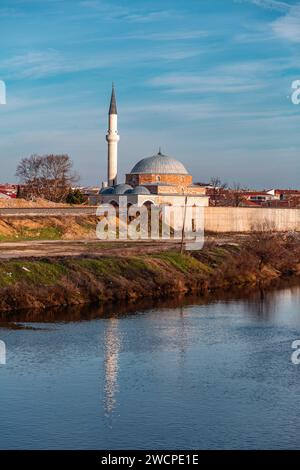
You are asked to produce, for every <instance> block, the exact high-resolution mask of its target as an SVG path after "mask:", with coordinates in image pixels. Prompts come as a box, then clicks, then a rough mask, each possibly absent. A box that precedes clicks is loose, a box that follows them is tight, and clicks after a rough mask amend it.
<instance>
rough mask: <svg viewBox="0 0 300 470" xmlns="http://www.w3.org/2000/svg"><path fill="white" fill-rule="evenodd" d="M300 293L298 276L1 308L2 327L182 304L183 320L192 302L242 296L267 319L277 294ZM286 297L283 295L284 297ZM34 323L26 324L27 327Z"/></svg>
mask: <svg viewBox="0 0 300 470" xmlns="http://www.w3.org/2000/svg"><path fill="white" fill-rule="evenodd" d="M299 293H300V287H299V279H294V280H287V281H286V282H283V281H281V283H280V284H279V286H277V285H276V284H274V287H273V288H269V289H267V290H266V289H264V288H257V289H253V288H249V289H246V288H245V289H243V290H242V291H241V290H240V289H239V290H234V289H230V290H229V291H218V292H211V293H209V294H207V295H203V296H201V297H199V296H197V295H187V296H183V295H178V296H173V297H172V298H162V299H151V298H144V299H142V300H139V301H136V302H131V303H130V302H122V303H111V304H109V303H108V304H105V305H73V306H68V307H51V308H48V309H43V310H34V309H33V310H24V311H15V312H0V327H4V328H11V329H13V328H22V325H20V324H22V323H27V324H28V323H60V322H80V321H88V320H94V319H97V318H111V317H115V316H116V312H117V316H118V317H122V316H123V315H126V316H128V315H131V314H133V315H135V314H136V313H137V312H141V311H144V310H151V309H158V308H159V309H164V308H166V309H169V308H176V309H178V308H180V309H182V310H181V312H182V313H181V315H182V322H183V324H184V313H183V309H184V307H186V306H189V305H208V304H212V303H216V302H219V301H226V302H227V301H228V302H231V301H236V300H241V301H242V303H243V305H244V307H245V306H247V310H248V311H249V313H252V314H254V315H255V316H257V317H259V318H261V319H264V318H265V319H267V318H268V317H269V316H270V315H272V314H274V312H276V310H277V309H278V296H285V299H288V298H292V297H294V296H295V295H298V294H299ZM282 300H284V299H282ZM31 327H32V326H29V325H27V328H31Z"/></svg>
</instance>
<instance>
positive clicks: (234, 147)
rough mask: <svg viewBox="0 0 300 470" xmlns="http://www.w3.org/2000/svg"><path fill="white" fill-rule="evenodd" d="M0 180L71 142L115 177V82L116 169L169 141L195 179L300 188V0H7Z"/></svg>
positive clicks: (71, 148) (92, 166)
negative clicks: (299, 85) (115, 119)
mask: <svg viewBox="0 0 300 470" xmlns="http://www.w3.org/2000/svg"><path fill="white" fill-rule="evenodd" d="M0 45H1V47H0V80H3V81H5V83H6V88H7V104H6V105H0V163H1V165H0V181H1V182H14V181H16V178H15V169H16V166H17V164H18V162H19V160H20V159H21V158H23V157H27V156H30V155H31V154H47V153H55V154H59V153H68V154H69V155H70V156H71V158H72V159H73V161H74V167H75V169H76V171H77V172H78V173H79V174H80V177H81V184H83V185H100V184H101V182H102V181H105V180H106V153H107V148H106V141H105V134H106V131H107V112H108V106H109V99H110V92H111V83H112V81H114V83H115V87H116V94H117V104H118V113H119V124H118V126H119V134H120V137H121V140H120V143H119V181H122V180H123V178H124V174H125V173H127V172H129V171H130V170H131V168H132V167H133V166H134V164H135V163H136V162H137V161H138V160H140V159H141V158H144V157H147V156H150V155H153V154H155V153H157V151H158V149H159V147H161V149H162V152H163V153H165V154H167V155H170V156H173V157H175V158H177V159H178V160H180V161H182V163H184V165H185V166H186V167H187V169H188V170H189V172H190V173H191V174H192V175H193V178H194V181H196V182H197V181H201V182H207V181H209V180H210V178H211V177H217V176H218V177H220V178H221V179H222V180H223V181H226V182H228V183H233V182H235V183H240V184H242V185H243V186H245V187H249V188H272V187H280V188H283V187H284V188H290V187H298V188H299V187H300V181H299V175H300V158H299V155H300V105H298V106H297V105H295V104H293V103H292V100H291V94H292V89H291V84H292V82H293V81H294V80H300V61H299V57H300V1H292V0H284V1H280V0H176V1H174V0H113V1H112V0H110V1H109V0H1V2H0Z"/></svg>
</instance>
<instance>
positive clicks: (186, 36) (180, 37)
mask: <svg viewBox="0 0 300 470" xmlns="http://www.w3.org/2000/svg"><path fill="white" fill-rule="evenodd" d="M205 36H207V32H206V31H201V30H191V31H172V32H171V31H166V32H158V33H149V34H148V33H147V34H145V33H144V32H137V33H132V34H127V35H125V36H121V37H117V38H116V39H117V40H120V39H134V40H135V39H141V40H144V41H186V40H190V39H198V38H201V37H205Z"/></svg>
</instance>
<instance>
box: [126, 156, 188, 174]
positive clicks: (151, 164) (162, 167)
mask: <svg viewBox="0 0 300 470" xmlns="http://www.w3.org/2000/svg"><path fill="white" fill-rule="evenodd" d="M130 173H131V174H137V173H139V174H143V173H152V174H169V175H188V172H187V170H186V168H185V167H184V165H183V164H182V163H181V162H179V161H178V160H176V159H175V158H172V157H168V156H167V155H163V154H162V153H161V152H158V154H157V155H153V156H152V157H147V158H143V159H142V160H140V161H139V162H138V163H137V164H136V165H135V166H134V167H133V168H132V170H131V172H130Z"/></svg>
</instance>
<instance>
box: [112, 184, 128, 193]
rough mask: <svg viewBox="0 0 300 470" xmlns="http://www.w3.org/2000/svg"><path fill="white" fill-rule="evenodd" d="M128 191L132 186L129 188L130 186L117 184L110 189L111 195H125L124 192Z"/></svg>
mask: <svg viewBox="0 0 300 470" xmlns="http://www.w3.org/2000/svg"><path fill="white" fill-rule="evenodd" d="M129 189H132V186H130V184H117V185H116V186H113V187H112V193H111V194H125V192H126V191H128V190H129Z"/></svg>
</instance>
